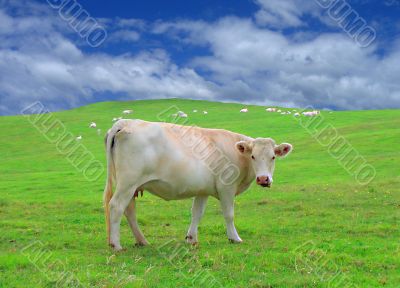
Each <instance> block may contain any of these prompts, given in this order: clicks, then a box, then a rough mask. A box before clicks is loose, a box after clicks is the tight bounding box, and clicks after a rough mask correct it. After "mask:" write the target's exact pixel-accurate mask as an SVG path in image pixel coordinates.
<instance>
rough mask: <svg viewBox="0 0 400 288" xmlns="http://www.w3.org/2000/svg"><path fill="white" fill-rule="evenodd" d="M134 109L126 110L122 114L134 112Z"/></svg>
mask: <svg viewBox="0 0 400 288" xmlns="http://www.w3.org/2000/svg"><path fill="white" fill-rule="evenodd" d="M132 112H133V110H124V111H122V114H132Z"/></svg>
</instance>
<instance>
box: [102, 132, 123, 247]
mask: <svg viewBox="0 0 400 288" xmlns="http://www.w3.org/2000/svg"><path fill="white" fill-rule="evenodd" d="M116 126H117V125H114V126H113V128H111V129H110V130H109V131H108V132H107V134H106V137H105V141H104V142H105V146H106V155H107V180H106V185H105V187H104V194H103V201H104V212H105V216H106V227H107V241H108V243H109V244H110V200H111V198H112V196H113V190H112V187H113V179H115V165H114V159H113V148H114V142H115V135H116V134H117V133H118V132H119V131H120V129H118V128H117V127H116Z"/></svg>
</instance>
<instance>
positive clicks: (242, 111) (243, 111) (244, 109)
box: [240, 108, 249, 113]
mask: <svg viewBox="0 0 400 288" xmlns="http://www.w3.org/2000/svg"><path fill="white" fill-rule="evenodd" d="M247 112H249V109H247V108H243V109H241V110H240V113H247Z"/></svg>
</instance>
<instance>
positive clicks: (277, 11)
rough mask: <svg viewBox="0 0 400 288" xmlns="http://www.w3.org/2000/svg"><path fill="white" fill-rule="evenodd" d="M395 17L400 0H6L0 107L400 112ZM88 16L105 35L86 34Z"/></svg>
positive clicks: (1, 3) (0, 16)
mask: <svg viewBox="0 0 400 288" xmlns="http://www.w3.org/2000/svg"><path fill="white" fill-rule="evenodd" d="M318 2H319V3H318ZM73 4H74V5H75V4H79V6H74V7H75V8H74V9H73V10H72V12H70V13H65V12H66V11H67V9H66V7H72V6H71V5H73ZM319 4H324V5H325V7H322V6H324V5H322V6H321V5H319ZM63 5H64V6H63ZM335 9H336V10H335ZM78 12H79V13H83V12H85V13H86V12H87V14H80V16H77V15H78V14H79V13H78ZM333 12H338V13H337V14H336V19H334V16H335V14H334V13H333ZM399 12H400V0H380V1H378V0H375V1H369V0H357V1H347V2H346V1H344V0H241V1H239V0H238V1H225V0H224V1H222V0H221V1H218V0H216V1H151V0H148V1H119V0H118V1H89V0H80V1H78V0H76V1H73V0H64V1H62V0H49V1H22V0H21V1H18V0H13V1H6V0H0V114H2V115H8V114H18V113H19V112H20V111H21V110H22V109H23V108H24V107H26V106H27V105H29V104H30V103H32V102H34V101H41V102H42V103H43V104H44V105H46V106H47V107H48V108H49V109H50V110H52V111H55V110H60V109H69V108H73V107H77V106H80V105H85V104H88V103H93V102H97V101H106V100H134V99H156V98H172V97H178V98H191V99H205V100H215V101H233V102H241V103H251V104H259V105H265V106H269V105H280V106H286V107H294V106H296V107H305V106H314V107H315V108H318V109H324V108H325V109H340V110H347V109H385V108H400V81H399V80H400V76H399V75H400V65H399V64H400V49H399V48H400V39H399V31H400V13H399ZM77 13H78V14H77ZM350 13H351V14H350ZM346 15H351V16H352V17H353V16H354V15H356V16H354V17H356V18H350V16H346ZM89 17H90V19H92V20H93V21H94V22H93V23H94V24H93V25H94V26H93V27H98V29H101V30H98V31H103V32H104V31H105V32H104V37H102V38H101V37H100V38H99V39H100V40H99V41H97V42H96V41H92V40H90V35H92V36H93V35H94V34H90V33H89V32H90V29H91V28H92V26H90V25H88V26H87V27H86V28H87V30H82V31H81V32H79V27H83V26H84V20H87V19H89ZM350 20H358V21H359V22H358V23H359V24H360V26H357V27H353V28H354V29H353V30H354V31H350V33H349V29H347V32H346V29H345V28H344V27H345V26H346V24H347V25H348V26H347V28H351V27H352V26H351V25H350V22H348V21H350ZM74 24H76V25H75V26H74ZM356 28H357V29H356ZM350 30H351V29H350ZM84 32H87V33H86V34H85V33H84ZM93 33H94V32H93ZM362 33H364V34H362ZM88 35H89V36H88ZM362 35H364V36H365V38H362ZM368 37H370V38H368ZM88 39H89V40H88ZM93 44H96V45H93ZM97 44H98V45H97ZM93 46H96V47H93Z"/></svg>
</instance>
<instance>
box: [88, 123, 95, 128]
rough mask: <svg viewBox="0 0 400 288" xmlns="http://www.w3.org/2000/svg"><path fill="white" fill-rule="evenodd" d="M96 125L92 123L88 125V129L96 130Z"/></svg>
mask: <svg viewBox="0 0 400 288" xmlns="http://www.w3.org/2000/svg"><path fill="white" fill-rule="evenodd" d="M96 126H97V125H96V123H94V122H92V123H90V125H89V128H96Z"/></svg>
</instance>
